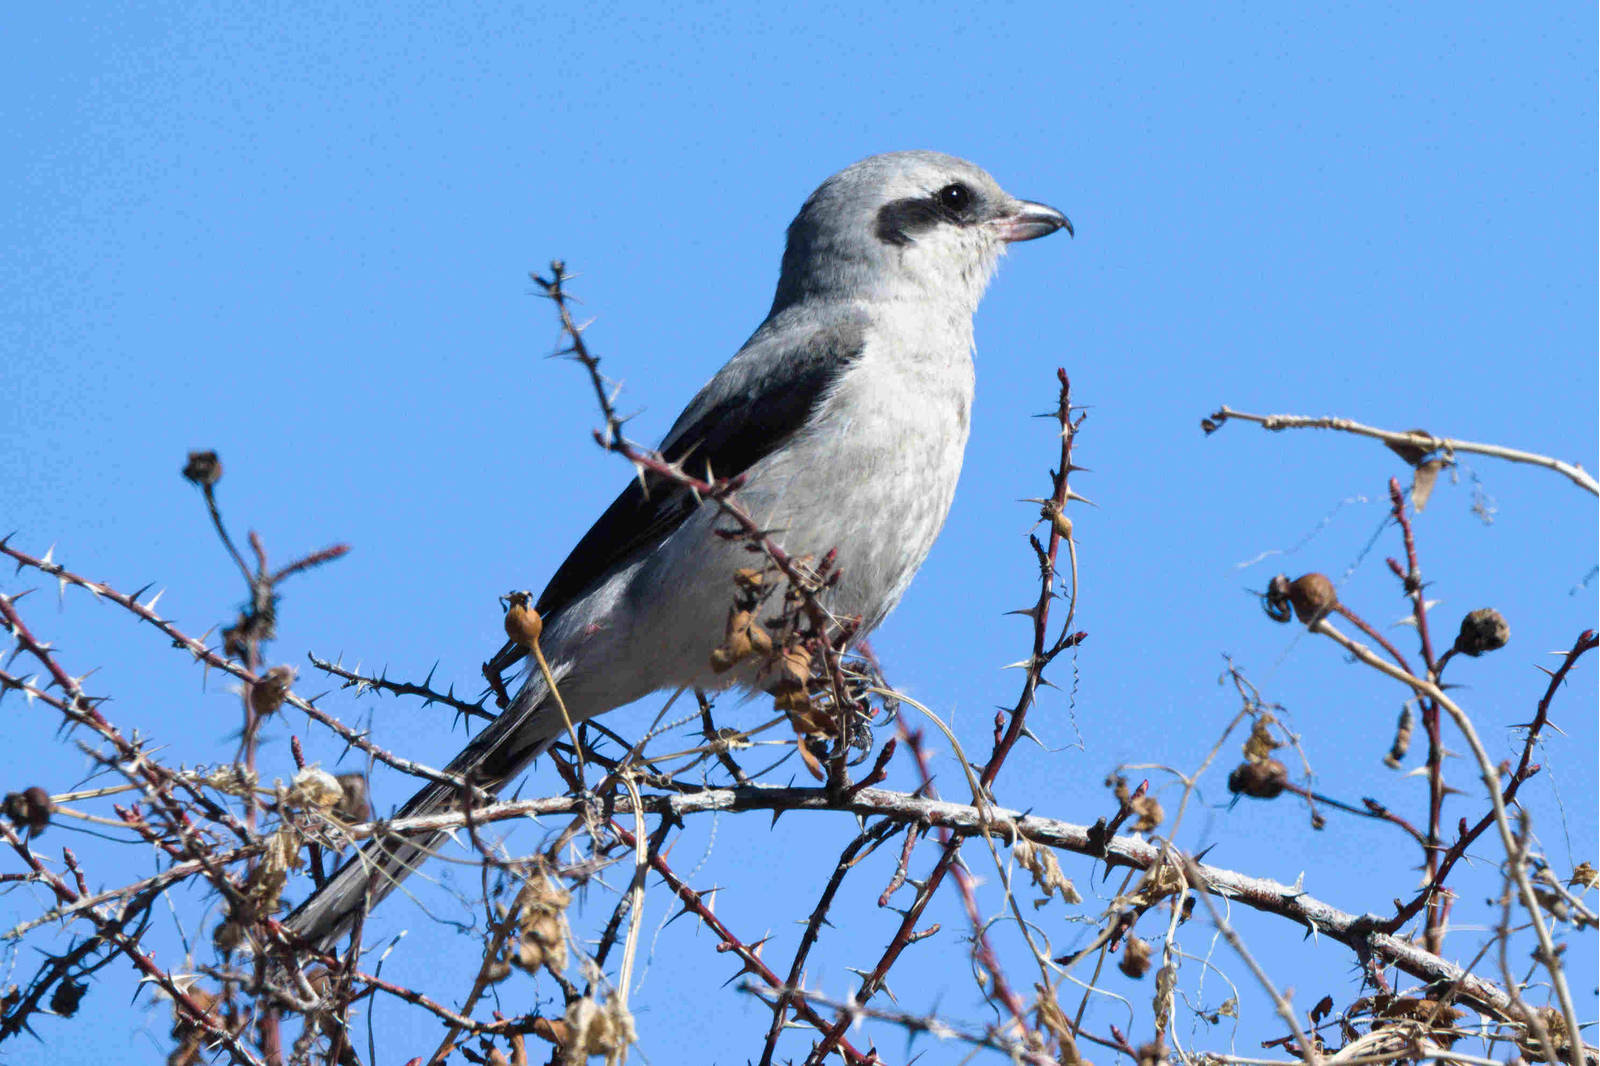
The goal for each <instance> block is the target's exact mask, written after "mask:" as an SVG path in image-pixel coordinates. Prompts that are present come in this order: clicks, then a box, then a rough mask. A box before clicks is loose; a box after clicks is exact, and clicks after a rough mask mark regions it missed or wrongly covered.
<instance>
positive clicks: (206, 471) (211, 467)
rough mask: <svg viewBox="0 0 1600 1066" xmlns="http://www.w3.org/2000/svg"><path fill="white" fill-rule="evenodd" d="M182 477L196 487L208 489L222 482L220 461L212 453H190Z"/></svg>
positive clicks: (214, 453) (215, 454)
mask: <svg viewBox="0 0 1600 1066" xmlns="http://www.w3.org/2000/svg"><path fill="white" fill-rule="evenodd" d="M183 476H184V477H185V478H186V479H187V480H189V481H191V482H193V483H194V484H196V485H204V486H206V487H208V488H209V487H210V486H212V485H215V484H216V483H217V482H219V481H221V480H222V460H221V459H219V458H217V453H216V452H212V451H200V452H190V453H189V461H188V462H186V463H184V464H183Z"/></svg>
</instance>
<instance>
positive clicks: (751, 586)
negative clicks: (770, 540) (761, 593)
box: [733, 566, 767, 592]
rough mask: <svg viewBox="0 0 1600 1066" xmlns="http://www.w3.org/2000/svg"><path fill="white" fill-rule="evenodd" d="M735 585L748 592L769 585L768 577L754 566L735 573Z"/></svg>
mask: <svg viewBox="0 0 1600 1066" xmlns="http://www.w3.org/2000/svg"><path fill="white" fill-rule="evenodd" d="M733 583H734V584H735V585H737V586H739V587H740V588H741V589H743V590H744V591H746V592H754V591H756V590H757V589H759V588H762V587H763V586H764V585H765V584H766V583H767V575H766V574H765V573H763V572H762V571H760V570H757V569H756V568H755V567H753V566H747V567H743V568H742V569H739V570H735V571H734V572H733Z"/></svg>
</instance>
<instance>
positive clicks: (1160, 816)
mask: <svg viewBox="0 0 1600 1066" xmlns="http://www.w3.org/2000/svg"><path fill="white" fill-rule="evenodd" d="M1128 806H1129V807H1131V808H1133V813H1134V814H1137V815H1138V816H1139V819H1138V821H1136V822H1134V823H1133V831H1134V832H1136V833H1148V832H1150V831H1151V830H1153V829H1155V828H1156V826H1158V825H1160V824H1161V823H1162V822H1164V821H1166V820H1167V812H1166V811H1165V810H1163V809H1162V807H1161V802H1160V801H1159V800H1157V799H1156V798H1155V797H1154V796H1151V795H1144V796H1135V797H1133V799H1131V800H1129V801H1128Z"/></svg>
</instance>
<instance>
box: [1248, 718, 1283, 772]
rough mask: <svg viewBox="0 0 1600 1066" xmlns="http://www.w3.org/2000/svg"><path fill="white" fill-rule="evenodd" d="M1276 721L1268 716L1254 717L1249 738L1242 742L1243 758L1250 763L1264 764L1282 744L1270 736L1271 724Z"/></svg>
mask: <svg viewBox="0 0 1600 1066" xmlns="http://www.w3.org/2000/svg"><path fill="white" fill-rule="evenodd" d="M1275 721H1277V719H1275V718H1273V717H1272V715H1270V714H1260V715H1257V716H1256V720H1255V722H1254V723H1253V724H1252V725H1251V726H1250V736H1249V738H1248V739H1246V740H1245V742H1244V757H1245V758H1246V759H1248V760H1249V761H1251V762H1265V761H1266V760H1268V759H1270V758H1272V753H1273V752H1275V751H1277V750H1278V749H1279V748H1281V747H1283V744H1282V743H1281V742H1280V741H1279V740H1278V739H1277V738H1275V737H1274V736H1273V735H1272V728H1271V727H1272V724H1273V723H1274V722H1275Z"/></svg>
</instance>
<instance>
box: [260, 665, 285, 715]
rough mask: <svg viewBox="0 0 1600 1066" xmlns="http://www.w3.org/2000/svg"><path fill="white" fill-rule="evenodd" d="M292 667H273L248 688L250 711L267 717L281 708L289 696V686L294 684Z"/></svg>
mask: <svg viewBox="0 0 1600 1066" xmlns="http://www.w3.org/2000/svg"><path fill="white" fill-rule="evenodd" d="M294 676H295V675H294V667H292V666H274V667H273V668H272V669H271V670H268V671H267V672H266V673H264V674H262V675H261V679H260V680H258V681H257V682H256V683H255V684H254V685H252V686H251V687H250V709H251V710H253V711H255V712H256V713H257V714H259V715H269V714H271V713H273V712H274V711H276V710H277V709H278V708H279V707H282V706H283V701H284V700H285V699H287V698H288V696H289V686H290V685H292V684H293V683H294Z"/></svg>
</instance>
